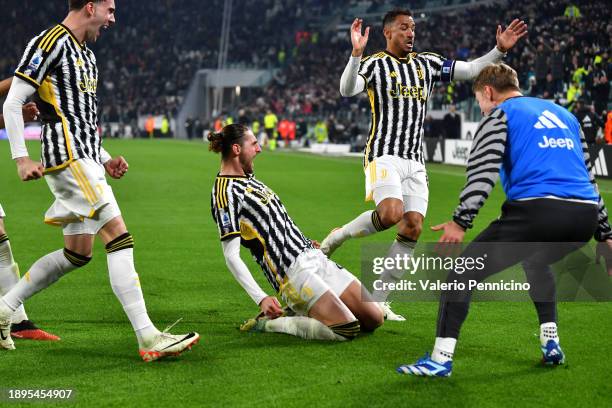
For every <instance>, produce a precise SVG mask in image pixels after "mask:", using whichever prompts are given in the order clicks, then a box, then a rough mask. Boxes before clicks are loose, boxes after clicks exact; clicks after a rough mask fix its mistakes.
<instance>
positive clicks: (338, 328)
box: [329, 320, 361, 340]
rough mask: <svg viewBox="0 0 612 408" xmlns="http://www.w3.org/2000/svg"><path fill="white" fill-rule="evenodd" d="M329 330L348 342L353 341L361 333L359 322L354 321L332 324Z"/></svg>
mask: <svg viewBox="0 0 612 408" xmlns="http://www.w3.org/2000/svg"><path fill="white" fill-rule="evenodd" d="M329 328H330V329H331V331H333V332H334V333H335V334H337V335H338V336H340V337H342V338H344V339H346V340H353V339H354V338H355V337H357V335H358V334H359V332H360V331H361V325H360V324H359V320H353V321H352V322H347V323H338V324H332V325H331V326H329Z"/></svg>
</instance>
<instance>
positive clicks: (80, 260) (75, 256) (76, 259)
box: [64, 248, 92, 268]
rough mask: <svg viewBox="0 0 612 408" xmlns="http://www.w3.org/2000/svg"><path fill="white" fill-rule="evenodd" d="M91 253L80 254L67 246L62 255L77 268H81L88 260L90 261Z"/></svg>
mask: <svg viewBox="0 0 612 408" xmlns="http://www.w3.org/2000/svg"><path fill="white" fill-rule="evenodd" d="M91 255H92V254H91V253H90V254H89V255H82V254H79V253H77V252H74V251H71V250H69V249H68V248H64V257H65V258H66V259H67V260H68V262H70V263H71V264H73V265H74V266H76V267H77V268H82V267H83V266H85V265H87V264H88V263H89V261H91Z"/></svg>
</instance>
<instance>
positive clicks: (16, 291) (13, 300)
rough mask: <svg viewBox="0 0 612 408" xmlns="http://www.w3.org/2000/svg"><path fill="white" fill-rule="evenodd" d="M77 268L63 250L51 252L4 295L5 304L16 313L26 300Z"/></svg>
mask: <svg viewBox="0 0 612 408" xmlns="http://www.w3.org/2000/svg"><path fill="white" fill-rule="evenodd" d="M76 268H77V266H76V265H74V264H73V263H71V262H70V261H68V259H67V258H66V256H65V255H64V250H63V249H58V250H57V251H55V252H51V253H50V254H47V255H45V256H43V257H42V258H40V259H39V260H38V261H36V262H34V265H32V267H31V268H30V270H29V271H28V272H27V273H26V274H25V275H24V276H23V277H22V278H21V279H20V280H19V282H17V284H16V285H15V286H14V287H13V288H12V289H11V290H9V291H8V293H7V294H5V295H4V297H3V299H4V302H5V303H6V304H7V306H8V307H9V308H11V310H13V311H15V310H16V309H17V308H18V307H19V306H21V305H22V304H23V302H25V301H26V299H29V298H30V297H32V296H33V295H34V294H35V293H37V292H39V291H41V290H43V289H45V288H46V287H48V286H50V285H51V284H52V283H54V282H56V281H57V280H58V279H59V278H61V277H62V276H64V275H65V274H66V273H68V272H70V271H73V270H75V269H76Z"/></svg>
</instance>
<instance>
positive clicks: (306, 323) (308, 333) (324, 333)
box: [264, 316, 347, 341]
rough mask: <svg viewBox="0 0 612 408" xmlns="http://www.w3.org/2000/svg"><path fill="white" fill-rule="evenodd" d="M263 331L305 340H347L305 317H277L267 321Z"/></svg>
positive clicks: (316, 321) (314, 320)
mask: <svg viewBox="0 0 612 408" xmlns="http://www.w3.org/2000/svg"><path fill="white" fill-rule="evenodd" d="M264 331H265V332H274V333H285V334H290V335H292V336H297V337H301V338H303V339H306V340H332V341H345V340H347V339H346V337H343V336H340V335H338V334H336V333H334V332H333V331H332V329H330V328H329V327H327V326H326V325H324V324H323V323H321V322H320V321H318V320H317V319H313V318H310V317H305V316H292V317H279V318H276V319H273V320H269V321H267V322H266V324H265V326H264Z"/></svg>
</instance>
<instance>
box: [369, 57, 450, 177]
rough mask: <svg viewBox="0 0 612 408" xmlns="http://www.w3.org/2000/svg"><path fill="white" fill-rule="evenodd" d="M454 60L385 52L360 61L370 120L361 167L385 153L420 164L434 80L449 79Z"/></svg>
mask: <svg viewBox="0 0 612 408" xmlns="http://www.w3.org/2000/svg"><path fill="white" fill-rule="evenodd" d="M453 69H454V61H452V60H446V59H445V58H444V57H442V56H440V55H438V54H434V53H429V52H423V53H411V54H409V55H408V56H407V57H406V58H399V57H396V56H394V55H393V54H391V53H389V52H388V51H383V52H379V53H377V54H373V55H371V56H369V57H365V58H363V59H362V60H361V63H360V67H359V75H361V76H362V77H363V78H364V79H365V82H366V89H365V90H366V91H367V93H368V96H369V98H370V105H371V109H372V119H371V124H370V134H369V137H368V141H367V144H366V147H365V152H364V167H366V166H367V165H368V164H369V163H370V162H371V161H372V160H374V159H375V158H377V157H380V156H384V155H392V156H397V157H401V158H405V159H412V160H415V161H418V162H421V163H423V162H424V157H423V150H422V140H423V133H424V130H423V122H424V120H425V116H426V114H427V100H428V99H429V97H430V95H431V93H432V91H433V89H434V84H435V82H436V81H447V82H448V81H450V80H451V78H452V74H453V72H452V71H453Z"/></svg>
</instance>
